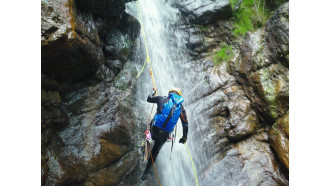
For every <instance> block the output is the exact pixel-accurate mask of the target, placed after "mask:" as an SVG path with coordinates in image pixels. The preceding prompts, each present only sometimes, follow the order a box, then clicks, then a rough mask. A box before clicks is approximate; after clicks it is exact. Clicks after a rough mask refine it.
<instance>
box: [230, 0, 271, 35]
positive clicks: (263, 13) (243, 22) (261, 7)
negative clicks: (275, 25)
mask: <svg viewBox="0 0 330 186" xmlns="http://www.w3.org/2000/svg"><path fill="white" fill-rule="evenodd" d="M238 1H239V0H230V3H231V5H232V7H233V8H234V7H235V5H236V4H237V3H238ZM233 15H234V20H235V24H234V26H235V29H234V31H233V32H234V36H235V37H237V36H245V35H246V33H247V32H248V31H253V30H255V29H257V28H260V27H261V26H263V25H264V24H265V23H266V21H267V20H268V19H269V18H270V16H271V13H270V11H269V10H268V9H267V8H266V5H265V2H264V1H263V0H259V1H258V0H244V1H243V2H242V4H241V5H240V8H239V9H238V10H236V11H234V13H233Z"/></svg>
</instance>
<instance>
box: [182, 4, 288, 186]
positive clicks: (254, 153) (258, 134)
mask: <svg viewBox="0 0 330 186" xmlns="http://www.w3.org/2000/svg"><path fill="white" fill-rule="evenodd" d="M286 8H287V9H286ZM276 12H278V13H275V14H274V16H273V17H272V18H271V19H270V20H269V21H268V22H267V24H266V26H265V27H263V28H260V29H258V30H256V31H253V32H249V33H248V34H247V36H246V37H245V38H241V39H239V40H236V41H235V40H234V39H233V38H232V35H231V34H230V32H232V30H233V29H232V27H231V26H230V22H229V21H224V20H222V21H218V22H216V23H212V24H209V25H207V27H200V26H194V25H193V26H191V25H186V23H183V24H184V26H182V28H183V30H186V31H187V32H186V33H187V43H186V45H187V46H188V47H187V48H188V49H189V50H190V55H191V57H192V63H193V64H191V67H190V68H189V70H190V71H191V72H190V75H191V76H193V77H194V78H192V81H193V82H192V84H193V85H194V87H196V88H194V95H190V96H191V97H192V98H191V99H192V100H193V101H191V102H192V103H191V105H189V106H190V107H193V108H194V111H191V112H193V114H197V113H198V114H200V113H202V114H203V116H205V117H206V118H207V119H208V120H207V121H206V122H204V120H202V119H200V118H202V116H199V115H198V117H199V118H198V119H197V120H202V121H203V123H202V124H201V123H199V121H195V122H198V123H199V125H203V127H201V126H197V127H198V129H199V130H198V131H196V132H195V133H198V134H195V135H196V136H197V137H196V138H198V139H201V140H200V143H201V144H202V145H201V146H207V149H203V150H205V151H207V154H206V155H205V156H206V157H207V158H206V159H207V160H206V161H207V162H212V163H209V164H208V163H205V164H208V166H207V167H203V169H202V170H200V172H201V179H200V180H199V181H200V182H201V183H202V184H203V185H245V184H248V185H288V184H289V182H288V169H289V166H288V165H289V143H288V142H289V124H288V117H289V114H288V112H289V68H288V58H286V57H285V56H288V52H289V51H288V40H287V38H288V37H289V36H288V27H287V25H288V19H286V17H285V16H284V15H285V13H283V12H287V13H288V6H287V4H284V5H283V6H281V7H280V8H279V10H277V11H276ZM283 16H284V17H283ZM220 23H222V24H221V25H218V24H220ZM271 27H274V29H273V30H271V29H270V28H271ZM275 27H276V28H275ZM194 28H195V29H196V30H198V31H196V30H195V29H194ZM195 35H201V36H202V38H203V42H202V39H198V40H197V39H196V40H193V41H196V43H198V44H199V43H201V44H200V45H198V46H196V47H194V46H193V45H189V44H190V43H189V42H190V39H189V38H190V37H191V38H199V37H196V36H195ZM197 41H198V42H197ZM233 41H234V42H233ZM221 42H226V43H228V44H231V45H232V47H233V50H234V57H233V59H232V60H231V61H229V62H226V63H225V62H224V63H222V64H219V65H213V64H212V61H211V60H212V58H213V54H214V53H215V52H217V51H219V48H218V45H219V44H220V43H221ZM201 48H203V50H200V49H201ZM210 53H211V55H210ZM283 56H284V58H283ZM196 59H197V60H196ZM286 60H287V62H286ZM195 92H196V93H195ZM205 125H206V126H205ZM204 139H206V140H204ZM208 149H211V150H208Z"/></svg>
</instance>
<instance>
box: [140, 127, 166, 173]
mask: <svg viewBox="0 0 330 186" xmlns="http://www.w3.org/2000/svg"><path fill="white" fill-rule="evenodd" d="M168 135H169V134H168V133H167V132H162V131H160V130H159V129H157V128H156V129H155V128H154V136H153V139H154V140H155V144H154V147H153V148H152V150H151V154H152V158H153V160H154V163H155V161H156V158H157V156H158V154H159V151H160V149H161V148H162V147H163V145H164V143H165V142H166V140H167V137H168ZM151 166H152V160H151V156H150V157H149V159H148V164H147V167H146V169H145V172H147V171H149V170H150V167H151Z"/></svg>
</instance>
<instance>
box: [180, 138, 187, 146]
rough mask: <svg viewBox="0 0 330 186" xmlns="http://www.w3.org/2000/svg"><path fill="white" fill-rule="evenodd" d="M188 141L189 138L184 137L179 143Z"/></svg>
mask: <svg viewBox="0 0 330 186" xmlns="http://www.w3.org/2000/svg"><path fill="white" fill-rule="evenodd" d="M186 141H187V138H185V137H182V138H181V139H180V141H179V143H182V144H185V143H186Z"/></svg>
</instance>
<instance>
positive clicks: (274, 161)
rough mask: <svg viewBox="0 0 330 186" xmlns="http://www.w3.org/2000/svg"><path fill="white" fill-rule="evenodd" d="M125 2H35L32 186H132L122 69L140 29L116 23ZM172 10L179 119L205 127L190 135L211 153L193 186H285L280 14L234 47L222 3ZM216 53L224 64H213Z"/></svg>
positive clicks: (131, 106) (124, 17) (131, 117)
mask: <svg viewBox="0 0 330 186" xmlns="http://www.w3.org/2000/svg"><path fill="white" fill-rule="evenodd" d="M128 1H129V0H127V1H125V0H121V1H115V0H110V1H103V0H100V1H88V0H75V1H73V0H57V1H55V0H42V2H41V5H42V6H41V10H42V16H41V50H42V56H41V58H42V69H41V72H42V73H41V77H42V78H41V80H42V82H41V88H42V98H41V104H42V111H41V117H42V123H41V124H42V131H41V134H42V139H41V145H42V154H41V157H42V159H41V180H42V184H43V185H136V184H137V185H138V182H139V181H138V180H139V176H140V173H141V170H139V169H140V168H141V167H140V165H139V159H140V157H138V156H139V155H140V153H139V152H138V151H139V149H138V148H137V147H136V146H135V145H136V143H135V140H136V139H137V135H139V134H140V132H141V131H140V128H138V127H137V123H139V120H140V119H139V118H137V117H138V114H137V113H136V112H137V110H136V108H137V106H136V105H135V98H134V96H135V95H134V94H135V89H136V87H135V84H134V82H135V80H134V79H135V75H136V74H137V71H136V69H135V68H134V67H133V64H132V62H131V59H132V57H133V53H134V51H135V50H136V38H137V36H138V35H139V31H140V26H139V23H138V22H137V20H135V19H134V18H133V17H132V16H130V15H128V14H126V13H125V12H124V10H125V3H126V2H128ZM267 2H268V1H267ZM171 3H172V6H173V7H176V8H178V9H179V10H180V12H181V17H182V20H181V21H180V22H178V23H177V25H176V26H177V27H178V28H179V29H181V30H182V31H184V33H185V34H186V35H185V37H186V40H185V41H186V43H185V44H186V47H187V49H188V51H187V52H188V56H187V59H186V60H187V61H186V65H185V66H183V67H182V68H183V69H186V72H188V73H187V76H189V80H191V82H190V84H189V85H194V87H182V89H192V91H191V92H192V94H190V96H191V98H190V99H191V100H192V101H191V104H190V105H189V107H193V108H196V109H195V110H194V111H193V113H188V117H189V116H190V117H191V116H194V117H197V118H198V117H199V116H198V115H206V116H207V118H208V121H207V123H205V125H206V126H208V128H203V129H198V131H195V132H193V131H190V135H191V134H192V133H199V134H197V137H196V138H199V139H201V140H200V143H201V144H200V146H202V147H205V148H206V147H207V148H208V149H212V152H211V153H207V154H206V156H207V158H208V160H209V164H208V166H207V167H206V168H203V170H202V172H200V175H199V177H200V178H199V180H200V181H201V182H200V185H245V184H248V185H288V180H289V173H288V172H289V40H288V38H289V3H284V4H283V5H281V6H279V7H278V6H277V7H275V11H274V14H273V15H272V16H271V18H270V19H269V20H268V21H267V22H266V24H265V25H263V26H261V27H260V28H258V29H256V30H254V31H250V32H248V33H247V34H246V36H239V37H235V35H234V34H233V30H234V27H235V25H234V20H233V17H234V15H233V14H234V12H235V8H234V7H233V6H232V4H231V3H230V2H229V1H228V0H216V1H212V0H209V1H208V0H205V1H179V0H178V1H172V2H171ZM222 43H226V45H232V46H233V55H232V57H231V59H230V60H227V61H224V62H222V63H220V64H215V63H214V61H215V59H214V53H216V52H217V51H219V50H220V49H221V48H223V46H222V45H221V44H222ZM187 86H188V85H187ZM194 90H195V91H194ZM188 137H189V136H188ZM128 177H129V178H130V179H128ZM149 181H150V180H149ZM152 181H154V182H155V183H156V184H157V182H156V180H151V182H152Z"/></svg>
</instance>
